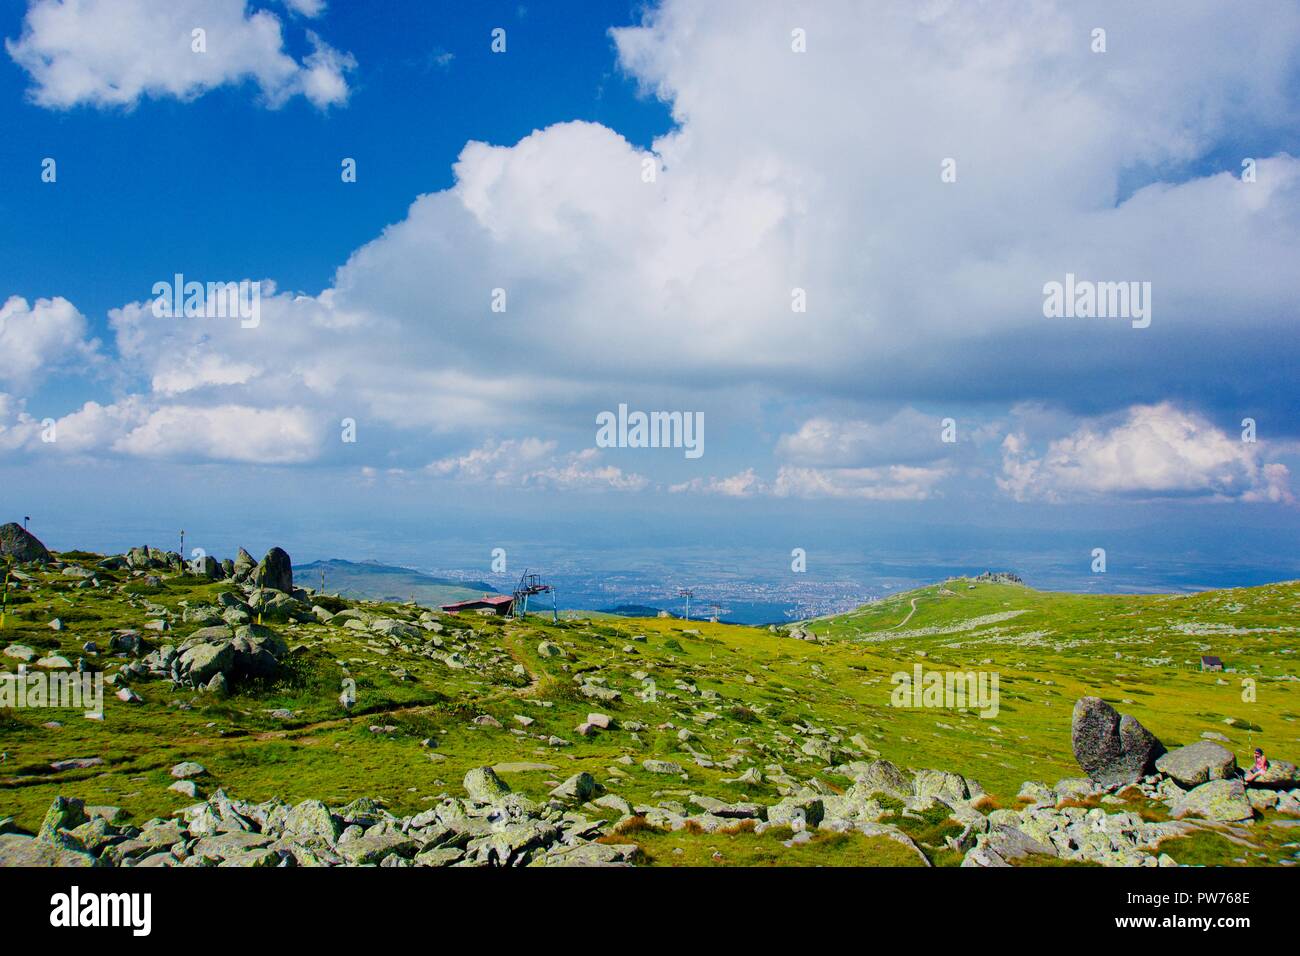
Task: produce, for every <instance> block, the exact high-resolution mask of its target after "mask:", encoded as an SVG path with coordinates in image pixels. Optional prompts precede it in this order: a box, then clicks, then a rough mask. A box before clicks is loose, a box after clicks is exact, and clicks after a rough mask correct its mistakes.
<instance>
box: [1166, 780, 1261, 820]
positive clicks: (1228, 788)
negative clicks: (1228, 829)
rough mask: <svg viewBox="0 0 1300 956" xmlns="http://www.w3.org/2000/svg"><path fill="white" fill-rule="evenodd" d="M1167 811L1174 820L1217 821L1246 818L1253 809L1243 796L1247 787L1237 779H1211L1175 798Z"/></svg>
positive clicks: (1252, 812) (1251, 813) (1250, 816)
mask: <svg viewBox="0 0 1300 956" xmlns="http://www.w3.org/2000/svg"><path fill="white" fill-rule="evenodd" d="M1169 814H1170V816H1172V817H1173V818H1174V819H1175V820H1181V819H1183V818H1184V817H1200V818H1201V819H1202V820H1213V821H1216V822H1219V823H1232V822H1235V821H1237V820H1249V819H1251V818H1252V817H1254V815H1255V808H1254V807H1253V806H1251V803H1250V800H1249V799H1247V797H1246V788H1245V786H1244V785H1243V784H1242V782H1241V781H1240V780H1211V781H1210V782H1209V783H1203V784H1201V785H1200V786H1199V787H1196V788H1194V789H1192V790H1189V791H1187V793H1185V794H1183V795H1182V796H1181V797H1179V798H1177V799H1176V800H1174V802H1173V804H1172V805H1171V806H1170V808H1169Z"/></svg>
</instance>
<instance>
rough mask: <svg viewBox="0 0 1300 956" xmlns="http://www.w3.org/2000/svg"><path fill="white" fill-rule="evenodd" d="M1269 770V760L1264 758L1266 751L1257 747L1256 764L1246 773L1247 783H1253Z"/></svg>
mask: <svg viewBox="0 0 1300 956" xmlns="http://www.w3.org/2000/svg"><path fill="white" fill-rule="evenodd" d="M1267 769H1268V758H1266V757H1265V756H1264V751H1262V750H1260V749H1259V748H1258V747H1256V748H1255V764H1254V766H1252V767H1251V768H1250V769H1249V770H1247V771H1246V782H1247V783H1252V782H1253V781H1254V780H1256V779H1257V778H1258V777H1259V776H1260V775H1261V774H1262V773H1263V772H1264V771H1265V770H1267Z"/></svg>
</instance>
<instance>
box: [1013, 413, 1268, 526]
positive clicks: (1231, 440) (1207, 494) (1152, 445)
mask: <svg viewBox="0 0 1300 956" xmlns="http://www.w3.org/2000/svg"><path fill="white" fill-rule="evenodd" d="M1260 448H1261V445H1260V444H1258V443H1251V442H1246V441H1242V439H1241V436H1239V435H1232V434H1228V433H1226V432H1224V431H1223V430H1221V429H1219V428H1216V427H1215V426H1214V425H1213V424H1211V423H1210V422H1207V421H1206V420H1205V419H1204V418H1202V417H1200V416H1199V415H1196V414H1194V413H1192V412H1188V411H1185V410H1182V409H1180V408H1178V407H1176V406H1174V405H1173V404H1171V403H1167V402H1166V403H1161V404H1159V405H1143V406H1136V407H1134V408H1131V409H1130V410H1129V411H1128V413H1127V415H1126V416H1125V418H1124V420H1123V421H1121V422H1119V423H1118V424H1114V425H1111V426H1109V427H1106V426H1098V425H1094V424H1090V423H1089V424H1084V425H1082V426H1081V427H1080V428H1078V429H1077V430H1076V431H1075V432H1073V433H1072V434H1070V435H1066V436H1065V437H1063V438H1058V439H1056V440H1055V441H1052V442H1051V443H1050V444H1049V445H1048V447H1047V449H1046V451H1045V452H1043V453H1041V454H1035V453H1034V452H1033V450H1032V449H1031V448H1030V447H1029V446H1028V442H1027V441H1026V439H1025V438H1024V436H1023V435H1020V434H1011V435H1008V436H1007V438H1006V440H1005V442H1004V443H1003V463H1002V471H1003V476H1002V477H1001V478H999V479H998V485H999V486H1000V487H1001V488H1002V489H1003V490H1004V491H1006V492H1007V493H1009V494H1011V495H1012V496H1013V497H1015V498H1016V499H1017V500H1020V501H1028V500H1033V499H1042V500H1047V501H1065V500H1073V499H1080V498H1088V497H1094V496H1112V497H1133V498H1168V497H1175V498H1215V499H1239V500H1243V501H1274V502H1277V501H1288V502H1289V501H1292V500H1293V498H1292V494H1291V491H1290V489H1289V485H1288V480H1289V475H1288V470H1287V468H1286V466H1285V465H1282V464H1280V463H1276V462H1273V463H1270V462H1265V461H1264V460H1263V456H1262V453H1261V451H1260Z"/></svg>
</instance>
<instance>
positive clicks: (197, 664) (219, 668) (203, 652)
mask: <svg viewBox="0 0 1300 956" xmlns="http://www.w3.org/2000/svg"><path fill="white" fill-rule="evenodd" d="M214 630H215V629H214ZM234 663H235V649H234V647H233V646H232V642H231V641H229V640H224V641H220V642H219V643H214V644H196V645H194V646H193V647H191V648H188V649H187V650H185V652H184V653H182V654H181V656H180V660H179V663H178V670H179V673H180V676H181V677H183V678H185V679H186V680H187V681H188V682H189V683H190V684H191V685H192V686H195V687H198V686H200V685H205V684H207V683H208V681H210V680H212V678H213V677H215V676H216V675H217V674H226V673H228V672H229V671H230V669H231V668H232V667H233V666H234Z"/></svg>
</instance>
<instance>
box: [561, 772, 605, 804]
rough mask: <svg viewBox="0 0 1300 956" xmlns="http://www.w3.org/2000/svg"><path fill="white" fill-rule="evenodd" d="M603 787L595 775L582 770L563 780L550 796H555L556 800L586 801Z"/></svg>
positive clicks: (602, 789) (600, 791)
mask: <svg viewBox="0 0 1300 956" xmlns="http://www.w3.org/2000/svg"><path fill="white" fill-rule="evenodd" d="M604 789H605V788H604V787H602V786H601V785H600V784H599V783H597V782H596V778H595V777H593V776H592V775H591V774H589V773H586V772H585V771H584V772H583V773H575V774H574V775H573V776H572V777H570V778H569V779H568V780H566V781H564V783H562V784H560V785H559V786H558V787H556V788H555V789H554V790H552V791H551V796H552V797H555V799H557V800H565V801H571V802H575V803H586V802H587V801H588V800H590V799H591V798H592V797H597V796H599V795H600V794H601V793H602V792H603V791H604Z"/></svg>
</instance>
